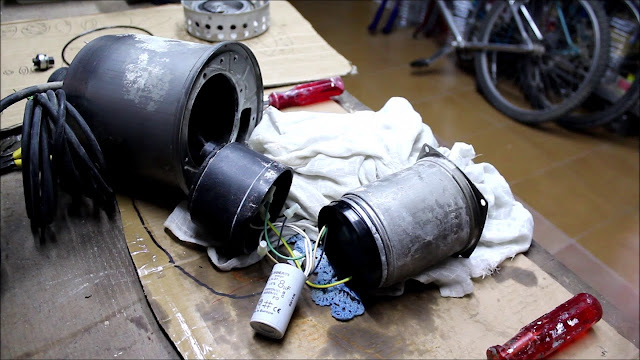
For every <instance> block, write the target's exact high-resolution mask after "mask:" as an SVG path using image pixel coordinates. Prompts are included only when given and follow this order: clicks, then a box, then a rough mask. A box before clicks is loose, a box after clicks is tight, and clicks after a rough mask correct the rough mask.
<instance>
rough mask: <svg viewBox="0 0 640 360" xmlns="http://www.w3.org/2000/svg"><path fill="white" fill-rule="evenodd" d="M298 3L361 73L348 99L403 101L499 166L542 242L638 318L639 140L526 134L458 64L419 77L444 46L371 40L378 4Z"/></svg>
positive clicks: (443, 64)
mask: <svg viewBox="0 0 640 360" xmlns="http://www.w3.org/2000/svg"><path fill="white" fill-rule="evenodd" d="M291 3H292V4H293V5H294V6H295V7H296V9H297V10H298V11H300V13H301V14H302V16H304V17H305V18H306V19H307V20H309V22H310V23H311V24H312V25H313V27H314V28H315V30H316V31H317V32H318V33H319V34H320V36H322V37H323V38H324V39H325V40H326V41H327V42H328V43H329V44H330V45H331V46H333V47H334V48H335V49H336V50H337V51H338V52H339V53H341V54H342V55H343V56H344V57H346V58H347V59H349V60H350V61H351V62H352V63H353V64H354V65H355V66H357V70H358V74H357V75H354V76H346V77H345V78H344V82H345V89H346V90H347V91H349V92H350V93H351V94H353V95H354V96H355V97H356V98H358V99H359V100H360V101H362V102H363V103H364V104H365V105H367V106H369V107H370V108H372V109H374V110H378V109H380V107H382V105H383V104H384V103H385V102H386V101H387V100H388V99H389V97H391V96H402V97H405V98H407V99H408V100H409V101H410V102H411V104H412V105H413V107H414V108H415V109H416V111H418V112H419V113H420V114H421V115H422V118H423V121H424V122H425V123H426V124H428V125H429V126H430V127H431V129H432V130H433V133H434V134H435V135H436V136H437V137H438V138H440V139H441V140H442V141H444V142H447V143H448V144H449V145H451V144H453V143H454V142H456V141H463V142H466V143H469V144H471V145H473V147H474V148H475V150H476V153H477V154H481V155H480V156H478V157H477V158H476V162H488V163H491V164H493V165H494V166H495V167H496V168H497V169H498V170H499V171H500V173H501V174H502V175H503V176H504V177H505V179H506V180H507V181H508V182H509V185H510V186H511V189H512V191H513V193H514V194H515V195H516V196H517V197H519V198H520V199H521V200H522V201H523V202H524V204H525V206H528V209H529V210H530V211H532V213H533V214H534V222H535V226H534V236H533V238H534V240H535V241H536V242H538V243H539V244H541V245H542V246H543V247H544V248H545V249H547V251H549V252H550V253H551V254H553V255H554V256H555V257H556V258H558V259H559V260H560V261H562V262H563V263H564V264H565V265H566V266H567V267H569V268H570V269H571V270H573V271H574V272H575V273H576V274H577V275H578V276H580V277H582V278H583V279H585V281H586V282H587V283H589V284H590V285H591V286H593V287H594V288H595V289H596V290H598V291H600V292H601V293H602V294H604V295H606V296H608V297H610V299H611V301H612V302H613V303H614V304H616V305H617V306H618V307H620V309H621V310H623V311H625V312H626V313H628V314H629V316H632V317H633V318H635V319H637V318H638V316H639V315H638V314H639V312H638V290H639V286H638V283H639V281H640V280H639V278H638V274H639V273H640V270H639V265H638V254H639V252H640V248H639V246H638V243H639V240H638V239H639V238H640V230H639V226H638V224H639V216H640V215H639V210H638V209H639V207H640V201H639V199H640V194H639V189H640V187H639V172H640V162H639V153H638V146H639V141H638V137H637V136H620V135H616V134H614V133H612V132H610V131H607V130H605V129H600V130H598V131H595V132H592V133H578V132H573V131H569V130H566V129H563V128H562V127H560V126H557V125H555V124H544V125H543V126H539V127H531V126H526V125H523V124H520V123H518V122H516V121H514V120H512V119H510V118H508V117H506V116H505V115H503V114H501V113H500V112H499V111H497V110H495V109H494V108H493V107H492V106H491V105H490V104H489V103H488V102H487V101H486V100H485V99H484V98H483V97H482V96H481V95H480V94H479V93H478V92H477V91H476V86H475V80H474V77H473V76H472V75H470V74H467V73H465V72H463V71H461V70H460V69H458V68H457V67H456V65H455V61H454V57H450V58H449V59H446V60H445V61H438V62H435V63H434V64H433V66H432V67H431V68H430V69H428V70H414V69H412V68H411V67H410V66H409V63H410V62H411V61H412V60H414V59H417V58H422V57H427V56H430V55H431V54H433V53H434V52H435V51H436V50H437V49H438V48H439V47H440V46H441V44H440V43H439V42H438V39H437V37H432V38H425V37H423V36H421V37H419V38H418V39H413V38H412V36H411V35H412V33H413V31H414V28H413V27H407V28H396V29H394V30H393V31H392V32H391V33H390V34H387V35H385V34H383V33H381V32H379V33H377V34H375V35H370V34H369V33H368V32H367V26H368V25H369V23H370V22H371V20H372V19H373V17H374V15H375V11H376V10H377V7H378V4H377V3H376V2H374V1H371V2H369V1H292V2H291ZM383 20H384V19H383ZM382 23H383V21H382ZM380 26H381V27H382V25H380ZM536 214H537V215H539V216H535V215H536ZM545 219H546V220H545Z"/></svg>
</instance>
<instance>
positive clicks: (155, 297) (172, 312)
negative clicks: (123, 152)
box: [118, 197, 640, 359]
mask: <svg viewBox="0 0 640 360" xmlns="http://www.w3.org/2000/svg"><path fill="white" fill-rule="evenodd" d="M118 203H119V206H120V211H121V214H122V222H123V225H124V233H125V237H126V238H127V243H128V246H129V250H130V252H131V255H132V257H133V260H134V263H135V265H136V267H137V269H138V274H139V276H140V279H141V281H142V285H143V287H144V289H145V293H146V295H147V298H148V299H149V302H150V304H151V306H152V308H153V311H154V313H155V314H156V317H157V318H158V320H159V322H160V324H161V325H162V326H163V327H164V329H165V331H166V332H167V334H169V337H170V338H171V340H172V341H173V342H174V343H175V345H176V347H177V348H178V350H179V351H180V353H181V354H182V355H183V356H184V357H185V358H220V357H222V358H270V359H275V358H438V359H443V358H458V359H462V358H467V359H472V358H482V357H484V354H485V351H486V349H487V348H488V347H489V346H492V345H495V344H502V343H504V342H505V341H506V340H508V339H509V338H510V337H511V336H513V335H515V333H516V332H517V331H518V330H519V329H520V327H522V326H524V325H526V324H527V323H529V322H530V321H532V320H534V319H536V318H537V317H539V316H540V315H542V314H544V313H545V312H547V311H550V310H551V309H553V308H554V307H555V306H557V305H559V304H560V303H562V302H564V301H566V300H567V299H569V298H570V297H571V296H572V294H571V293H569V292H568V291H567V290H566V289H565V288H563V287H562V286H561V285H560V284H558V283H557V282H556V281H555V280H554V279H553V278H551V276H550V275H548V274H547V273H545V272H544V271H542V270H541V269H540V268H539V267H538V266H537V265H536V264H534V263H533V262H531V261H530V260H529V259H527V258H526V257H525V256H524V255H518V256H516V258H515V259H514V260H512V261H509V260H507V261H506V262H505V263H504V264H503V266H502V268H501V270H500V271H499V272H498V273H496V274H495V275H494V276H492V277H488V278H485V279H479V280H477V281H475V286H476V289H475V291H474V292H473V294H471V295H470V296H465V297H464V298H462V299H455V298H442V297H440V294H439V291H438V289H437V288H435V287H428V288H423V289H420V290H416V291H412V292H409V293H406V294H404V295H403V296H400V297H397V298H381V299H377V300H376V301H375V302H373V303H369V304H366V312H365V314H364V315H363V316H359V317H356V318H355V319H353V320H351V321H349V322H340V321H337V320H335V319H334V318H332V317H331V314H330V309H329V308H327V307H320V306H318V305H316V304H315V303H314V302H313V301H312V300H311V296H310V291H309V289H308V288H305V289H303V293H302V297H301V299H300V301H299V302H298V306H297V309H296V311H295V312H294V314H293V318H292V320H291V323H290V324H289V328H288V330H287V333H286V335H285V337H284V338H283V339H282V340H281V341H273V340H270V339H266V338H264V337H262V336H260V335H256V334H254V332H253V329H251V327H250V326H249V319H250V318H251V314H252V313H253V310H254V309H255V306H256V303H257V301H258V299H259V295H258V293H259V292H260V291H261V290H262V288H263V287H264V284H265V282H266V279H267V277H268V276H269V273H270V271H271V267H272V263H271V262H269V261H267V260H264V261H262V262H260V263H258V264H255V265H253V266H251V267H249V268H246V269H243V270H236V271H232V272H220V271H217V270H216V269H215V268H213V266H212V265H211V263H210V261H209V259H208V257H207V255H206V251H205V249H204V248H200V247H194V246H189V245H186V244H184V243H181V242H179V241H177V240H174V239H173V238H171V237H170V236H169V235H167V233H166V232H165V230H164V228H163V226H162V224H163V222H164V220H165V219H166V217H167V216H168V215H169V213H170V212H171V209H163V208H159V207H157V206H155V205H153V204H150V203H147V202H143V201H139V200H132V199H130V198H124V197H121V198H119V199H118ZM639 355H640V354H639V352H638V349H637V348H636V347H635V346H634V345H633V344H632V343H630V342H629V341H627V340H626V339H625V338H623V337H622V336H621V335H619V334H618V333H617V332H616V331H615V330H614V329H613V328H612V327H611V326H610V325H609V324H607V323H606V322H605V321H604V320H601V321H600V322H598V323H597V324H596V325H595V326H594V327H593V329H592V330H591V331H589V332H588V334H587V335H586V336H584V337H582V338H580V339H579V340H578V341H576V342H575V343H573V344H572V345H571V346H568V347H567V348H565V349H564V350H563V351H562V352H559V353H557V354H556V357H558V358H576V359H595V358H614V359H623V358H638V356H639Z"/></svg>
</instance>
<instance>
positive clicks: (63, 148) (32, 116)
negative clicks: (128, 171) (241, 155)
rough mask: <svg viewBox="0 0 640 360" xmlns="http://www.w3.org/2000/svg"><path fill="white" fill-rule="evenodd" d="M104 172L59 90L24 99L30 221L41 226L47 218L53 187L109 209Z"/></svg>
mask: <svg viewBox="0 0 640 360" xmlns="http://www.w3.org/2000/svg"><path fill="white" fill-rule="evenodd" d="M83 144H86V146H84V145H83ZM105 171H106V165H105V161H104V157H103V156H102V151H101V150H100V146H99V145H98V142H97V141H96V139H95V137H94V136H93V133H92V132H91V130H90V129H89V126H87V123H86V122H85V121H84V119H83V118H82V116H81V115H80V114H79V113H78V111H77V110H76V109H75V108H74V107H73V105H71V104H70V103H69V102H68V101H67V100H66V96H65V93H64V91H63V90H61V89H59V90H56V92H55V93H54V92H53V90H48V91H46V93H38V94H36V95H34V96H33V99H30V100H28V102H27V105H26V107H25V112H24V121H23V125H22V181H23V185H24V198H25V205H26V209H27V215H28V216H29V219H31V222H32V224H33V225H35V226H37V227H41V228H42V227H45V226H46V225H48V224H51V222H52V221H53V218H54V215H55V210H56V207H57V196H56V190H57V187H58V186H59V187H60V189H61V190H63V191H65V192H67V193H69V194H70V195H72V197H80V196H86V197H88V198H90V199H92V200H93V201H94V202H95V203H96V205H98V206H99V207H101V208H103V209H105V210H107V211H112V210H113V209H114V208H115V201H114V200H115V198H114V193H113V190H112V189H111V187H110V186H109V185H108V184H107V181H106V180H105Z"/></svg>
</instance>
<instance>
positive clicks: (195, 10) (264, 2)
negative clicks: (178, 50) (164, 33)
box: [182, 0, 270, 41]
mask: <svg viewBox="0 0 640 360" xmlns="http://www.w3.org/2000/svg"><path fill="white" fill-rule="evenodd" d="M182 7H183V8H184V17H185V27H186V29H187V32H188V33H189V34H191V35H193V36H195V37H197V38H198V39H201V40H205V41H224V40H246V39H250V38H252V37H256V36H258V35H260V34H262V33H264V32H265V31H267V29H269V24H270V16H269V1H268V0H252V1H248V0H225V1H220V0H182Z"/></svg>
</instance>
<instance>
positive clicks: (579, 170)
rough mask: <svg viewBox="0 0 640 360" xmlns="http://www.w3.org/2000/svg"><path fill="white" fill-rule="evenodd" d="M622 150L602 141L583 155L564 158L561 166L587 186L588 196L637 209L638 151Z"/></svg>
mask: <svg viewBox="0 0 640 360" xmlns="http://www.w3.org/2000/svg"><path fill="white" fill-rule="evenodd" d="M594 145H596V146H597V144H594ZM624 150H626V149H620V148H618V147H615V146H612V145H608V144H604V145H603V146H598V147H596V148H595V149H594V150H593V151H592V152H590V153H589V154H588V155H586V156H582V157H579V158H576V159H574V160H572V161H569V162H567V163H566V164H565V165H564V168H565V169H566V170H568V171H571V172H572V173H573V174H575V175H576V176H577V177H578V178H579V179H580V181H581V182H582V183H583V184H584V185H585V186H587V187H588V188H589V189H590V190H591V193H592V194H591V195H592V196H596V197H599V198H600V199H601V200H602V201H604V202H609V203H611V204H616V206H617V207H619V208H635V209H637V208H638V207H639V206H640V189H639V188H638V182H640V179H639V174H640V164H639V162H638V153H637V152H635V151H628V150H627V151H624ZM636 220H637V219H636Z"/></svg>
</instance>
